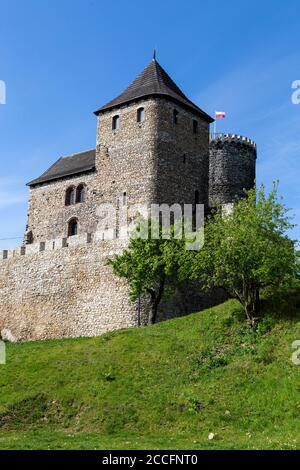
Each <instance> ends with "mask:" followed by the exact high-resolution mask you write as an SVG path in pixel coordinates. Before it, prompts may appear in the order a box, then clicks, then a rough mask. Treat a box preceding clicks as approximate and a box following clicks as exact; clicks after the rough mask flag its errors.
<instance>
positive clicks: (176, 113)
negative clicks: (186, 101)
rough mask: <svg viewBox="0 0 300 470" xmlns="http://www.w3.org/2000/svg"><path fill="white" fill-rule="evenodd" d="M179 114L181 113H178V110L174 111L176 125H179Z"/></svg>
mask: <svg viewBox="0 0 300 470" xmlns="http://www.w3.org/2000/svg"><path fill="white" fill-rule="evenodd" d="M178 114H179V113H178V111H177V109H174V111H173V122H174V124H178Z"/></svg>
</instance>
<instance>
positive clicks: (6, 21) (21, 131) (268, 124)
mask: <svg viewBox="0 0 300 470" xmlns="http://www.w3.org/2000/svg"><path fill="white" fill-rule="evenodd" d="M298 10H299V2H298V1H296V0H287V1H285V2H282V1H280V0H264V1H261V0H260V1H256V0H251V1H235V0H227V1H226V2H224V0H223V1H219V0H215V1H214V2H207V1H203V0H185V1H182V0H172V1H171V0H160V1H159V0H151V1H144V2H141V1H140V0H139V1H137V0H130V1H129V0H127V1H126V0H112V1H107V0H106V1H104V0H27V1H26V2H25V1H23V0H0V18H1V25H0V80H3V81H5V83H6V87H7V104H6V105H0V158H1V171H0V217H1V223H0V239H3V238H11V237H18V236H20V237H21V236H22V234H23V231H24V226H25V223H26V214H27V188H26V187H25V183H26V182H27V181H29V180H31V179H33V178H34V177H37V176H39V174H40V173H41V172H43V171H44V170H45V169H46V168H47V167H48V166H49V165H50V164H52V163H53V162H54V161H55V160H56V159H57V158H58V157H59V156H62V155H68V154H71V153H75V152H78V151H81V150H85V149H88V148H92V147H93V146H94V145H95V136H96V118H95V116H94V115H93V111H94V110H96V109H97V108H99V107H100V106H101V105H102V104H104V103H105V102H107V101H109V100H110V99H112V98H113V97H115V96H116V95H117V94H119V93H120V92H121V91H122V90H123V89H124V88H125V87H126V86H127V85H128V84H129V83H130V82H131V81H132V80H133V79H134V78H135V76H136V75H137V74H138V73H139V72H140V71H141V70H142V69H143V68H144V67H145V66H146V65H147V64H148V62H149V61H150V59H151V55H152V50H153V48H154V47H156V48H157V51H158V61H159V62H160V63H161V65H162V66H163V67H164V68H165V69H166V70H167V71H168V73H169V74H170V75H171V76H172V78H173V79H174V80H175V81H176V82H177V84H178V85H179V86H180V87H181V88H182V89H183V91H184V92H185V93H186V94H187V95H188V96H189V97H190V99H192V100H193V101H195V102H196V103H197V104H198V105H199V106H200V107H201V108H203V109H204V110H205V111H206V112H208V113H211V114H213V113H214V111H215V110H221V111H223V110H224V111H226V112H227V118H226V119H225V120H222V121H221V122H220V121H219V122H218V124H219V129H218V130H219V131H223V132H232V133H238V134H242V135H245V136H248V137H251V138H252V139H254V140H255V141H256V142H257V145H258V166H257V177H258V182H262V181H263V182H264V183H265V184H266V186H267V187H268V188H269V187H270V186H271V184H272V181H273V180H274V179H279V180H280V192H281V194H282V195H283V196H284V200H285V202H286V204H287V205H288V206H289V207H291V208H292V209H293V210H292V213H294V214H295V216H296V218H295V221H296V223H298V224H299V225H300V194H299V190H298V179H299V173H300V158H299V157H300V126H299V123H300V105H298V106H296V105H293V104H292V102H291V94H292V89H291V84H292V82H293V81H294V80H297V79H300V70H299V68H300V48H299V11H298ZM293 237H294V238H298V239H300V228H299V227H297V228H296V229H295V230H294V231H293ZM19 242H20V241H19V240H7V241H1V240H0V246H1V247H3V248H5V247H10V246H14V245H17V244H18V243H19Z"/></svg>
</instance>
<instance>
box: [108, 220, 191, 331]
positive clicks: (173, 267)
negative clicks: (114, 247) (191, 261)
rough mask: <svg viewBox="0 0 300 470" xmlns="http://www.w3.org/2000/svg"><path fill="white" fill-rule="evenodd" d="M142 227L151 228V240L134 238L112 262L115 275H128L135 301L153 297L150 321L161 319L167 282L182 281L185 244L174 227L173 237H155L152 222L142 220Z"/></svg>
mask: <svg viewBox="0 0 300 470" xmlns="http://www.w3.org/2000/svg"><path fill="white" fill-rule="evenodd" d="M140 225H143V226H144V228H143V229H142V230H145V226H146V230H147V231H148V237H147V239H143V238H137V237H132V238H131V239H130V242H129V246H128V249H127V250H125V251H124V252H123V253H122V254H120V255H116V256H115V257H114V258H112V259H110V260H109V261H108V264H110V265H111V266H112V268H113V272H114V274H116V275H117V276H119V277H122V278H125V279H127V281H128V284H129V290H130V291H129V296H130V300H131V301H132V302H135V301H136V300H137V299H138V298H139V297H140V296H142V295H143V294H148V295H149V296H150V303H151V309H150V313H149V318H148V323H149V324H154V323H155V322H156V320H157V312H158V307H159V304H160V302H161V300H162V298H163V297H164V295H165V293H166V287H167V285H168V286H170V284H171V283H172V285H173V286H175V285H176V284H177V283H178V281H179V280H178V268H179V265H178V259H179V256H177V255H176V253H177V252H180V251H181V250H182V249H183V247H184V240H183V239H181V240H177V239H175V238H174V227H171V230H170V238H169V239H166V238H164V237H163V234H162V230H159V238H158V239H152V238H151V223H150V221H142V222H141V224H140Z"/></svg>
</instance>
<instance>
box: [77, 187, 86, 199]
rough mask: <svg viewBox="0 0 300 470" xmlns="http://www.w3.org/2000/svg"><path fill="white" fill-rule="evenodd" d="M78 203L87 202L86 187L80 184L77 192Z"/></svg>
mask: <svg viewBox="0 0 300 470" xmlns="http://www.w3.org/2000/svg"><path fill="white" fill-rule="evenodd" d="M76 202H77V203H79V202H85V187H84V185H83V184H80V185H79V186H78V188H77V190H76Z"/></svg>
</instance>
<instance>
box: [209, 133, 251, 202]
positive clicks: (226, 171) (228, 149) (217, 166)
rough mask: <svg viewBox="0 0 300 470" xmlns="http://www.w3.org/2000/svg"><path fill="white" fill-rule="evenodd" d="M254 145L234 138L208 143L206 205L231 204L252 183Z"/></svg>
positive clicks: (216, 138)
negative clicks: (207, 201)
mask: <svg viewBox="0 0 300 470" xmlns="http://www.w3.org/2000/svg"><path fill="white" fill-rule="evenodd" d="M255 168H256V144H255V143H254V142H253V141H252V140H250V139H248V138H246V137H241V136H239V135H235V134H219V135H216V136H215V135H214V136H212V138H211V141H210V157H209V205H210V207H213V206H215V205H216V204H217V203H221V204H223V205H226V204H232V203H233V202H234V201H235V200H236V199H237V198H239V197H242V196H243V194H244V191H245V190H249V189H251V188H253V186H254V183H255Z"/></svg>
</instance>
